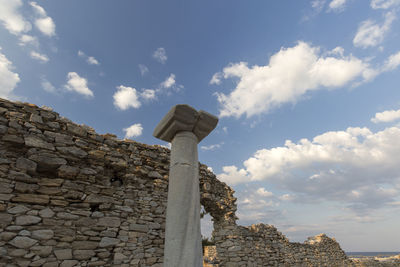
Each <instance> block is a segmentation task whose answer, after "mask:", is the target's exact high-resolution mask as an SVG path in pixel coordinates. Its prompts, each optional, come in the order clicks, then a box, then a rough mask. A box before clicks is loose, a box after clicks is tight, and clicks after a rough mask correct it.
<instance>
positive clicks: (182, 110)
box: [153, 104, 218, 142]
mask: <svg viewBox="0 0 400 267" xmlns="http://www.w3.org/2000/svg"><path fill="white" fill-rule="evenodd" d="M217 123H218V118H217V117H216V116H214V115H211V114H210V113H207V112H205V111H203V110H200V111H197V110H196V109H194V108H193V107H191V106H189V105H183V104H181V105H176V106H174V107H172V108H171V110H170V111H169V112H168V113H167V114H166V115H165V116H164V118H163V119H162V120H161V121H160V122H159V123H158V125H157V126H156V128H155V129H154V132H153V136H154V137H156V138H158V139H161V140H164V141H167V142H171V141H172V139H173V138H174V137H175V135H176V134H177V133H178V132H182V131H189V132H193V133H194V134H195V135H196V136H197V139H198V142H200V141H201V140H203V139H204V138H205V137H206V136H207V135H208V134H209V133H210V132H211V131H212V130H214V129H215V127H216V126H217Z"/></svg>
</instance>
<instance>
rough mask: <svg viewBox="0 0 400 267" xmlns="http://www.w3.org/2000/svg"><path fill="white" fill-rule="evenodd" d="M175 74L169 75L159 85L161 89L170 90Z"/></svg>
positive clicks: (173, 83)
mask: <svg viewBox="0 0 400 267" xmlns="http://www.w3.org/2000/svg"><path fill="white" fill-rule="evenodd" d="M175 83H176V82H175V74H173V73H172V74H171V75H169V76H168V77H167V79H165V81H163V82H162V83H161V87H163V88H171V87H172V86H174V85H175Z"/></svg>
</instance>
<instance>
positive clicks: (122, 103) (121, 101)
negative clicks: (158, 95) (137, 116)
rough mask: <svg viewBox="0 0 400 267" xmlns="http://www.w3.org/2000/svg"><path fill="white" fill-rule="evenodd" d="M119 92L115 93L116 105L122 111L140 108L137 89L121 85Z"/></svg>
mask: <svg viewBox="0 0 400 267" xmlns="http://www.w3.org/2000/svg"><path fill="white" fill-rule="evenodd" d="M117 89H118V90H117V92H115V93H114V96H113V98H114V105H115V106H116V107H117V108H119V109H121V110H126V109H128V108H139V107H140V105H141V103H140V101H139V97H138V93H137V91H136V89H135V88H132V87H129V86H123V85H120V86H118V87H117Z"/></svg>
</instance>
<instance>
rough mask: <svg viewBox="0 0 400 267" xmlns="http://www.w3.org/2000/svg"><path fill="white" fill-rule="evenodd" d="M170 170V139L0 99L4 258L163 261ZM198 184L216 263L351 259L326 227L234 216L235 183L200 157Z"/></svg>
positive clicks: (44, 262)
mask: <svg viewBox="0 0 400 267" xmlns="http://www.w3.org/2000/svg"><path fill="white" fill-rule="evenodd" d="M168 171H169V149H167V148H164V147H161V146H150V145H145V144H141V143H138V142H135V141H131V140H118V139H117V138H116V137H115V136H114V135H110V134H106V135H99V134H97V133H96V132H95V131H94V130H93V129H92V128H90V127H88V126H84V125H77V124H75V123H73V122H71V121H70V120H68V119H66V118H63V117H60V116H59V114H57V113H56V112H53V111H51V110H50V109H49V108H39V107H37V106H35V105H33V104H28V103H20V102H16V103H14V102H10V101H7V100H3V99H0V266H44V267H58V266H59V267H68V266H71V267H72V266H154V267H160V266H162V262H163V243H164V230H165V211H166V201H167V188H168ZM200 192H201V204H202V205H203V206H204V209H205V211H206V212H207V213H209V214H210V215H211V216H212V218H213V223H214V232H213V237H214V239H215V241H216V249H217V254H218V260H219V265H220V266H332V264H334V265H338V266H351V264H352V263H351V262H350V261H349V260H348V258H347V257H346V255H345V254H344V252H343V251H342V250H341V249H340V246H339V244H338V243H337V242H336V241H334V240H333V239H330V238H328V237H326V236H325V235H319V236H316V237H314V238H311V239H309V240H308V241H307V242H305V243H304V244H299V243H290V242H289V241H288V240H287V238H286V237H285V236H283V235H282V234H281V233H279V232H278V231H277V230H276V228H275V227H273V226H270V225H263V224H257V225H252V226H250V227H244V226H239V225H237V224H236V220H237V218H236V215H235V212H236V204H235V202H236V198H235V197H234V195H233V193H234V191H233V190H232V189H231V188H230V187H228V186H227V185H226V184H225V183H222V182H220V181H219V180H217V179H216V177H215V175H214V174H213V173H212V172H210V171H209V170H208V169H207V166H205V165H200Z"/></svg>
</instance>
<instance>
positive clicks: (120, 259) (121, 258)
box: [113, 252, 128, 264]
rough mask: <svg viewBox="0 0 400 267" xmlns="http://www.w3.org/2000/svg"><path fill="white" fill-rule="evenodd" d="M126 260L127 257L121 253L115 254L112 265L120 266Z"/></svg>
mask: <svg viewBox="0 0 400 267" xmlns="http://www.w3.org/2000/svg"><path fill="white" fill-rule="evenodd" d="M126 259H128V257H127V256H125V255H124V254H122V253H119V252H117V253H115V254H114V262H113V263H114V264H121V263H123V262H124V261H125V260H126Z"/></svg>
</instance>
